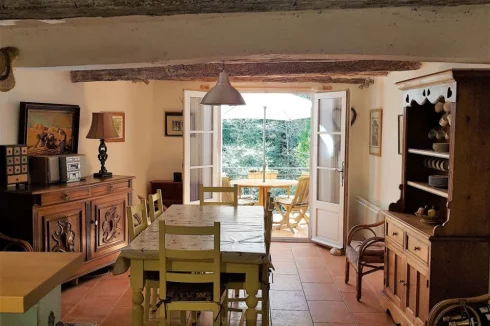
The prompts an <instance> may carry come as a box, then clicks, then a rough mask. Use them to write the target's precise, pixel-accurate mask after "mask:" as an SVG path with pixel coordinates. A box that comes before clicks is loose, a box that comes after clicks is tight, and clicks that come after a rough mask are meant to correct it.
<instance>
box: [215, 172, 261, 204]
mask: <svg viewBox="0 0 490 326" xmlns="http://www.w3.org/2000/svg"><path fill="white" fill-rule="evenodd" d="M221 186H222V187H232V185H231V183H230V178H229V177H221ZM232 196H233V195H232V193H230V192H225V193H223V194H222V195H221V198H222V199H223V201H227V202H231V201H233V198H232ZM256 204H257V201H256V200H254V199H253V196H252V195H242V194H241V190H240V187H238V206H255V205H256Z"/></svg>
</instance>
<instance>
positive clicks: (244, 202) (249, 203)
mask: <svg viewBox="0 0 490 326" xmlns="http://www.w3.org/2000/svg"><path fill="white" fill-rule="evenodd" d="M255 204H257V201H255V200H252V199H245V198H239V199H238V205H239V206H254V205H255Z"/></svg>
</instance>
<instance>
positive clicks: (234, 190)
mask: <svg viewBox="0 0 490 326" xmlns="http://www.w3.org/2000/svg"><path fill="white" fill-rule="evenodd" d="M205 193H220V194H221V201H204V194H205ZM227 193H229V194H230V196H231V198H228V197H226V196H225V195H226V194H227ZM199 198H200V203H201V206H233V207H237V206H238V186H237V185H234V186H233V187H204V186H203V185H202V184H201V185H199ZM229 199H231V200H229Z"/></svg>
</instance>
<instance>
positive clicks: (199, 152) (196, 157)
mask: <svg viewBox="0 0 490 326" xmlns="http://www.w3.org/2000/svg"><path fill="white" fill-rule="evenodd" d="M190 138H191V139H190V146H191V150H190V153H191V155H190V157H191V166H201V165H211V164H213V134H212V133H205V134H196V133H192V132H191V134H190Z"/></svg>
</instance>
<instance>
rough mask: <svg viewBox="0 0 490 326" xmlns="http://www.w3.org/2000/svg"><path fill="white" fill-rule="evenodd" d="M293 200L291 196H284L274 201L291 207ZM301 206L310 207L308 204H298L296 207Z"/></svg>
mask: <svg viewBox="0 0 490 326" xmlns="http://www.w3.org/2000/svg"><path fill="white" fill-rule="evenodd" d="M293 199H294V196H293V195H291V196H286V195H282V196H277V197H275V198H274V201H275V202H276V203H278V204H282V205H291V203H292V202H293ZM300 206H308V203H296V205H295V207H300Z"/></svg>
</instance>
